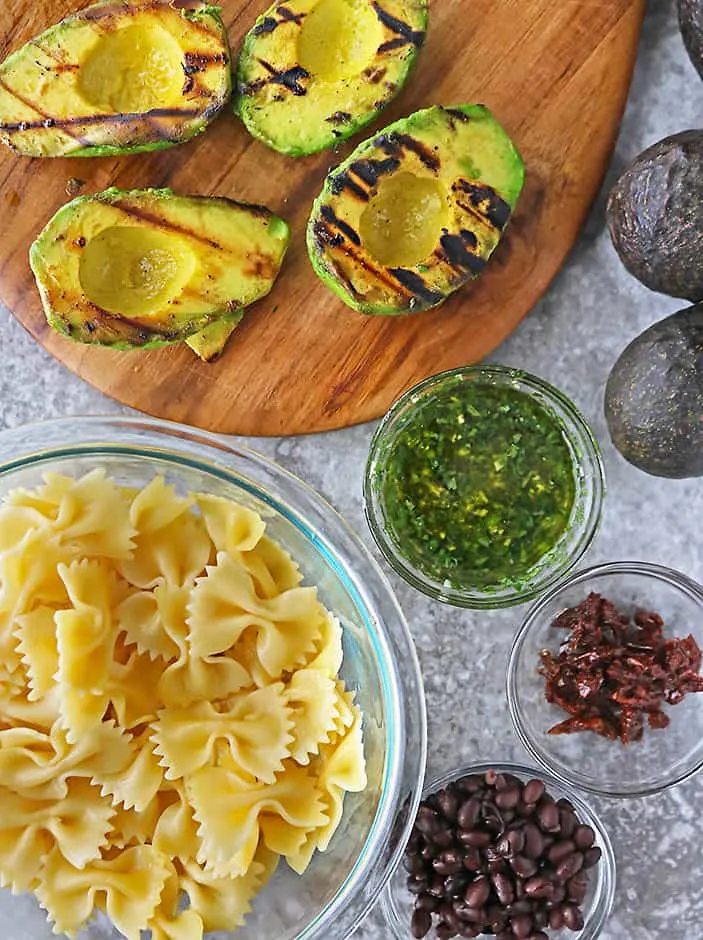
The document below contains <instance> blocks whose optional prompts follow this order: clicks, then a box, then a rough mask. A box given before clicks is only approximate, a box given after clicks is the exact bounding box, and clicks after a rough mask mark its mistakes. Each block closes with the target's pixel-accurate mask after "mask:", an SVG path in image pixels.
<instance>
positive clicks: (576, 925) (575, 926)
mask: <svg viewBox="0 0 703 940" xmlns="http://www.w3.org/2000/svg"><path fill="white" fill-rule="evenodd" d="M561 910H562V916H563V918H564V926H565V927H568V928H569V930H583V914H582V913H581V911H580V910H579V909H578V907H576V905H575V904H565V905H564V906H563V907H562V909H561Z"/></svg>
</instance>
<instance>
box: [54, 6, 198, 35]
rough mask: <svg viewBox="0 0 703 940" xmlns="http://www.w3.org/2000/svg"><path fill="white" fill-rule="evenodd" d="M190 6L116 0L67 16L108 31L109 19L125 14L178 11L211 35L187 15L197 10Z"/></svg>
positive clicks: (193, 18) (193, 24) (193, 26)
mask: <svg viewBox="0 0 703 940" xmlns="http://www.w3.org/2000/svg"><path fill="white" fill-rule="evenodd" d="M192 6H193V5H192V4H188V3H180V2H179V0H172V2H171V3H169V4H168V5H164V3H163V0H151V2H149V3H139V4H133V3H120V2H116V3H114V4H112V5H110V6H104V7H102V8H101V9H98V10H94V9H91V7H90V6H89V7H87V8H86V9H85V10H78V11H77V12H76V13H73V14H72V15H71V16H70V17H68V19H70V20H83V21H85V22H88V23H100V24H101V27H102V29H103V30H104V31H105V32H109V31H111V30H113V29H114V24H113V23H112V22H111V20H114V19H121V18H122V17H125V16H135V15H136V14H138V13H142V12H144V11H145V10H146V11H149V10H151V11H153V12H154V13H156V14H165V15H166V16H168V15H169V14H171V13H178V15H179V16H181V15H182V16H183V18H184V19H185V20H187V22H188V25H189V26H190V27H191V28H192V29H194V30H196V31H198V32H201V33H205V34H206V35H207V36H209V37H212V35H213V30H212V28H211V27H210V26H207V25H206V24H205V23H201V22H199V20H198V19H197V18H196V17H195V16H192V15H191V16H189V15H188V13H189V12H192V13H195V12H197V11H195V10H193V9H192ZM202 12H205V11H202Z"/></svg>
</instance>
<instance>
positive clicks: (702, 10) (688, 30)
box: [679, 0, 703, 78]
mask: <svg viewBox="0 0 703 940" xmlns="http://www.w3.org/2000/svg"><path fill="white" fill-rule="evenodd" d="M679 25H680V26H681V35H682V36H683V41H684V45H685V46H686V49H687V50H688V54H689V56H690V57H691V62H693V64H694V65H695V67H696V68H697V69H698V74H699V75H700V76H701V78H703V0H679Z"/></svg>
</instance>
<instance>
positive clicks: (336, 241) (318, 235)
mask: <svg viewBox="0 0 703 940" xmlns="http://www.w3.org/2000/svg"><path fill="white" fill-rule="evenodd" d="M313 231H314V233H315V239H316V241H317V247H318V250H319V251H320V253H321V254H325V253H327V249H328V248H329V247H331V248H338V249H340V250H342V251H343V252H344V255H345V256H346V257H348V258H349V259H350V260H351V261H352V263H353V264H354V265H355V266H356V267H359V268H362V269H363V270H364V271H366V272H367V273H368V274H370V275H371V276H372V277H374V278H376V280H377V281H380V282H381V284H383V285H384V286H385V287H386V288H388V289H390V290H392V291H393V292H395V293H397V292H398V289H399V287H403V285H401V284H400V283H399V282H398V280H397V279H395V278H393V277H392V276H391V273H390V271H389V269H388V268H384V267H377V266H376V265H375V264H374V263H373V262H372V261H371V259H370V258H369V257H368V255H367V254H366V253H365V252H364V251H363V249H362V250H360V251H357V250H356V249H357V246H355V245H350V244H348V243H347V241H346V239H345V238H344V235H342V234H341V233H340V232H335V231H333V230H332V229H331V228H330V226H329V225H328V224H327V223H326V222H324V221H323V220H322V219H318V220H317V221H316V222H315V225H314V227H313ZM342 246H343V247H342ZM336 270H337V276H338V277H339V279H340V280H341V281H344V283H345V285H346V287H347V290H349V291H350V293H352V294H355V295H356V296H357V297H358V296H360V295H359V291H358V290H357V289H356V288H355V287H354V285H353V284H352V282H351V280H350V279H349V278H348V277H346V275H345V274H344V273H343V272H342V271H340V270H339V268H337V269H336Z"/></svg>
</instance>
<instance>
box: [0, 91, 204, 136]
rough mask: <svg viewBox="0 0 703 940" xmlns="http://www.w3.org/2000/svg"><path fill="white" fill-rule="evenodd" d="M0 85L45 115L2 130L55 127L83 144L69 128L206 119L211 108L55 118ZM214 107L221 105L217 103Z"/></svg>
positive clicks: (156, 109) (8, 125) (169, 109)
mask: <svg viewBox="0 0 703 940" xmlns="http://www.w3.org/2000/svg"><path fill="white" fill-rule="evenodd" d="M0 86H2V87H3V88H4V89H5V90H6V91H7V92H9V93H10V94H11V95H13V96H14V97H15V98H17V99H18V100H19V101H21V102H22V103H23V104H25V105H26V106H27V107H28V108H32V110H33V111H36V112H37V114H41V115H43V116H44V119H43V120H42V121H20V122H19V123H16V124H3V123H2V122H1V121H0V130H4V131H9V132H11V133H16V132H17V131H34V130H40V129H47V128H54V129H58V130H62V131H64V132H65V133H66V134H67V135H68V136H69V137H74V139H75V140H78V141H79V142H80V143H81V144H85V145H88V144H90V141H88V140H86V139H85V138H83V137H76V136H75V135H74V134H71V133H70V131H68V130H67V128H71V127H89V126H94V125H97V124H129V123H130V122H131V121H137V120H138V121H150V120H160V119H161V118H179V117H180V118H194V117H202V118H203V119H206V118H207V117H209V113H210V110H209V109H208V110H207V111H199V110H198V109H197V108H154V109H153V110H152V111H145V112H143V113H137V112H134V111H133V112H129V113H124V114H86V115H85V116H84V117H72V118H55V117H51V115H49V114H46V113H45V112H44V111H42V110H41V109H40V108H38V107H37V106H36V105H35V104H34V103H33V102H31V101H29V100H25V99H24V98H22V97H21V96H20V95H18V94H17V93H16V92H15V91H13V89H12V88H9V87H8V86H7V85H6V83H5V82H4V81H3V80H2V78H0ZM213 107H219V105H217V103H215V104H214V105H213ZM47 121H51V124H47Z"/></svg>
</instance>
